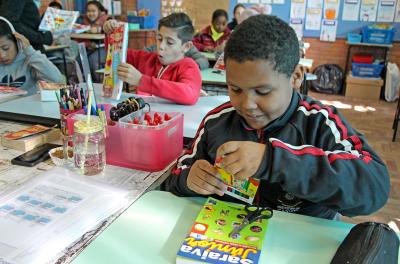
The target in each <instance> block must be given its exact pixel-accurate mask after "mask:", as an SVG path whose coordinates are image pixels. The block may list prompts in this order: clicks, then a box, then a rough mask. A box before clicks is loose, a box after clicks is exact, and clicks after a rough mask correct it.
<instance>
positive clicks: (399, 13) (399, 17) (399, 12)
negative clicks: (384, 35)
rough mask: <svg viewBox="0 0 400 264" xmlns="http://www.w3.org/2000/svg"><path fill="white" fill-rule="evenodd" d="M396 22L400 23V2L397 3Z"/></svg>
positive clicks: (399, 0)
mask: <svg viewBox="0 0 400 264" xmlns="http://www.w3.org/2000/svg"><path fill="white" fill-rule="evenodd" d="M394 22H400V0H398V1H397V5H396V12H395V14H394Z"/></svg>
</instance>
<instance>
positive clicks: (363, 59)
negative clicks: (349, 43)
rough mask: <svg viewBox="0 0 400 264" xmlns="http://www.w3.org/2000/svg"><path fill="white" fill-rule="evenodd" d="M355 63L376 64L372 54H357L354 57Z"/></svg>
mask: <svg viewBox="0 0 400 264" xmlns="http://www.w3.org/2000/svg"><path fill="white" fill-rule="evenodd" d="M353 62H355V63H367V64H372V63H373V62H374V56H372V55H371V54H355V55H354V56H353Z"/></svg>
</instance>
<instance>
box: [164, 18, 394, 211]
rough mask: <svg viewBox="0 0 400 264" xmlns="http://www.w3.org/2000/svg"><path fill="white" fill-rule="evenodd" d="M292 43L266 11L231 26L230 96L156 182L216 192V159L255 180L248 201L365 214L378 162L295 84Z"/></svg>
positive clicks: (380, 195) (383, 191)
mask: <svg viewBox="0 0 400 264" xmlns="http://www.w3.org/2000/svg"><path fill="white" fill-rule="evenodd" d="M298 49H299V44H298V41H297V37H296V34H295V32H294V31H293V29H292V28H291V27H290V26H289V25H288V24H286V23H285V22H284V21H282V20H280V19H279V18H276V17H273V16H266V15H257V16H254V17H251V18H249V19H247V20H245V21H244V22H243V23H242V24H241V25H239V26H238V27H237V28H236V30H235V31H234V33H233V34H232V35H231V38H230V40H229V41H228V43H227V46H226V48H225V64H226V76H227V83H228V89H229V97H230V102H228V103H225V104H223V105H221V106H219V107H217V108H215V109H214V110H212V111H210V112H209V113H208V114H207V116H206V117H205V118H204V119H203V122H202V123H201V124H200V127H199V129H198V131H197V134H196V137H195V139H194V142H193V145H192V147H191V149H190V150H188V151H187V153H185V154H184V155H183V156H181V157H180V158H179V159H178V162H177V165H176V168H175V169H174V170H172V175H171V176H170V177H169V178H168V179H167V180H166V182H165V183H164V188H165V189H166V190H168V191H171V192H173V193H175V194H177V195H185V196H194V195H199V194H200V195H213V194H217V195H220V196H222V197H220V199H224V200H232V199H233V198H229V197H227V195H223V191H224V189H225V188H226V187H225V186H224V184H223V183H222V182H221V181H220V180H219V178H218V172H217V170H216V168H215V167H214V163H215V160H216V159H217V158H218V160H219V159H220V157H222V162H221V165H222V167H223V168H224V169H225V170H226V171H227V172H229V173H231V174H233V175H234V177H236V178H238V179H244V178H248V177H255V178H259V179H261V184H260V187H259V189H258V193H257V195H256V199H255V203H258V204H259V205H262V206H270V207H272V208H273V209H277V210H281V211H287V212H293V213H298V214H304V215H310V216H316V217H321V218H327V219H337V217H338V216H339V214H343V215H346V216H355V215H367V214H371V213H373V212H375V211H376V210H378V209H379V208H381V207H382V206H383V205H384V204H385V202H386V200H387V199H388V194H389V189H390V183H389V175H388V171H387V169H386V166H385V164H384V163H383V162H382V160H381V159H380V158H379V157H378V156H377V154H376V153H375V152H373V150H372V149H371V147H370V146H368V144H367V143H366V141H365V139H364V137H363V136H362V135H360V134H359V133H358V132H357V131H355V130H354V129H353V128H352V127H351V126H350V125H349V124H348V123H347V121H346V120H344V118H343V117H342V116H341V114H339V113H338V112H337V110H336V109H335V108H334V107H331V106H325V105H323V104H322V103H321V102H319V101H316V100H314V99H312V98H310V97H307V96H303V95H300V94H299V93H297V92H295V91H294V89H293V88H297V87H299V86H300V84H301V82H302V78H303V69H302V67H300V66H298V62H299V51H298Z"/></svg>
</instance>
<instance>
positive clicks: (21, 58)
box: [0, 17, 65, 95]
mask: <svg viewBox="0 0 400 264" xmlns="http://www.w3.org/2000/svg"><path fill="white" fill-rule="evenodd" d="M39 80H43V81H48V82H55V83H64V82H65V78H64V76H63V75H62V74H61V73H60V72H59V70H58V69H57V67H56V66H54V65H53V64H52V63H51V62H50V61H49V60H48V59H47V57H46V56H45V55H43V54H42V53H41V52H40V51H38V50H35V49H33V47H32V46H31V44H30V43H29V40H28V39H27V38H25V37H24V36H23V35H21V34H19V33H17V32H15V30H14V27H13V26H12V25H11V23H10V22H9V21H8V20H7V19H5V18H4V17H0V86H10V87H18V88H21V89H24V90H26V91H28V94H29V95H31V94H34V93H35V92H36V91H37V88H38V87H37V81H39Z"/></svg>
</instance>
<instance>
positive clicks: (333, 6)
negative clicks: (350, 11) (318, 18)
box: [324, 0, 340, 20]
mask: <svg viewBox="0 0 400 264" xmlns="http://www.w3.org/2000/svg"><path fill="white" fill-rule="evenodd" d="M339 6H340V1H339V0H325V3H324V18H325V19H330V20H334V19H337V18H338V15H339Z"/></svg>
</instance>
